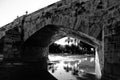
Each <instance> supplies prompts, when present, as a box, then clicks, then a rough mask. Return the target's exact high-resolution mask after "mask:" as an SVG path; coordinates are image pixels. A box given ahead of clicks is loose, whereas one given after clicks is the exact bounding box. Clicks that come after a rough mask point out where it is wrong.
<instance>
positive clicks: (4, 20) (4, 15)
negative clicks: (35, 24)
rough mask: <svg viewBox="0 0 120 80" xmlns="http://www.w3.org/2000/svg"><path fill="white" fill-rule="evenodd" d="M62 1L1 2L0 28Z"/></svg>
mask: <svg viewBox="0 0 120 80" xmlns="http://www.w3.org/2000/svg"><path fill="white" fill-rule="evenodd" d="M57 1H60V0H0V27H2V26H4V25H6V24H8V23H10V22H12V21H13V20H14V19H16V18H17V16H21V15H23V14H25V12H26V11H28V14H29V13H32V12H34V11H36V10H38V9H40V8H43V7H45V6H47V5H50V4H52V3H55V2H57Z"/></svg>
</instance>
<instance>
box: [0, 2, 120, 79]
mask: <svg viewBox="0 0 120 80" xmlns="http://www.w3.org/2000/svg"><path fill="white" fill-rule="evenodd" d="M50 24H51V25H56V26H59V28H61V27H62V28H61V30H60V31H58V32H55V35H53V36H52V37H51V38H50V37H49V39H48V38H45V37H43V36H45V35H46V33H47V32H46V33H45V34H43V35H42V34H40V33H42V32H40V33H38V34H40V35H41V36H42V37H38V36H37V35H38V34H36V33H37V32H39V31H40V30H41V29H43V28H44V27H45V26H47V25H50ZM48 27H50V26H48ZM65 30H66V31H65ZM48 32H49V31H48ZM35 34H36V36H37V37H38V38H37V37H36V38H35V40H34V39H31V37H33V35H35ZM75 34H76V36H79V38H80V39H82V40H84V41H86V42H88V43H91V44H98V45H99V47H98V48H99V49H98V53H99V56H100V64H101V65H102V67H104V72H105V73H109V74H112V75H119V73H118V72H115V68H116V69H118V67H117V66H119V65H120V64H119V63H120V54H119V53H120V49H119V48H120V46H119V45H120V44H119V43H120V1H119V0H62V1H59V2H57V3H54V4H52V5H50V6H47V7H45V8H43V9H40V10H38V11H36V12H34V13H31V14H28V15H23V16H21V17H19V18H17V19H15V20H14V21H13V22H12V23H9V24H7V25H5V26H3V27H2V28H0V44H2V42H4V43H3V45H4V47H3V50H1V51H3V52H4V53H5V54H6V56H7V57H8V55H7V54H10V55H11V54H13V53H16V52H17V53H20V48H21V45H22V44H23V45H25V44H24V43H29V46H31V47H29V48H26V50H25V51H28V52H29V49H31V51H33V52H34V51H35V50H34V49H33V47H32V44H30V42H35V44H36V45H38V43H41V44H43V45H41V44H40V45H41V46H42V49H43V46H47V45H48V44H49V43H47V41H46V42H44V39H46V40H48V41H49V40H50V41H51V40H52V41H54V40H56V39H59V38H61V37H62V36H66V35H69V36H73V35H74V37H76V36H75ZM51 35H52V34H51ZM46 37H47V36H46ZM56 37H57V38H56ZM52 38H53V39H52ZM29 40H31V41H29ZM32 40H33V41H32ZM37 40H41V42H38V41H37ZM27 41H28V42H27ZM36 41H37V42H38V43H37V42H36ZM42 42H43V43H42ZM35 44H34V45H35ZM25 47H28V45H27V46H25ZM103 48H104V49H103ZM0 49H2V46H0ZM40 49H41V48H40ZM37 50H38V52H39V51H41V54H42V53H43V52H44V51H42V50H39V49H37ZM25 51H24V50H23V52H24V53H26V52H25ZM38 52H37V51H36V52H35V53H36V54H38ZM41 54H38V55H41ZM43 54H44V53H43ZM26 55H27V56H26V58H27V57H29V56H30V55H29V54H26ZM31 55H34V54H32V52H31ZM36 57H38V56H37V55H34V57H33V61H34V60H36V59H35V58H36ZM102 57H104V58H102ZM24 58H25V56H24ZM29 58H30V57H29ZM103 59H104V60H103ZM29 60H30V59H29ZM114 64H115V65H114ZM103 65H104V66H103ZM112 72H113V73H112ZM111 77H112V76H111Z"/></svg>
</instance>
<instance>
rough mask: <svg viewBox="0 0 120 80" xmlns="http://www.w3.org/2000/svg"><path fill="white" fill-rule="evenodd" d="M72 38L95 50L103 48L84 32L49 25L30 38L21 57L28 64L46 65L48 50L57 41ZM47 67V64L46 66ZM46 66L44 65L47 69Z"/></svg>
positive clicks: (23, 47) (97, 41)
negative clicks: (38, 63) (67, 37)
mask: <svg viewBox="0 0 120 80" xmlns="http://www.w3.org/2000/svg"><path fill="white" fill-rule="evenodd" d="M65 36H71V37H73V38H74V37H76V38H78V39H80V40H82V41H83V42H85V43H88V44H90V45H92V46H94V47H95V48H99V47H101V42H100V41H99V40H97V39H95V38H93V37H91V36H89V35H86V34H84V33H82V32H77V31H75V30H73V29H71V28H66V27H64V26H59V25H47V26H45V27H43V28H41V29H40V30H39V31H37V32H35V33H34V34H33V35H32V36H30V37H29V38H28V39H27V40H26V41H25V42H24V43H23V45H22V50H21V57H22V59H23V61H27V62H43V63H41V64H45V61H46V59H47V58H46V57H47V48H48V46H49V45H50V44H52V43H53V42H55V41H56V40H58V39H60V38H62V37H65ZM45 65H46V64H45ZM45 65H42V66H44V67H45Z"/></svg>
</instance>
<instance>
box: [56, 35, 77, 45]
mask: <svg viewBox="0 0 120 80" xmlns="http://www.w3.org/2000/svg"><path fill="white" fill-rule="evenodd" d="M66 39H68V37H64V38H62V39H59V40H57V41H55V43H56V44H60V45H68V42H66V41H65V40H66ZM70 39H72V40H73V42H70V43H69V45H72V44H76V45H77V43H75V42H74V39H75V38H72V37H70ZM77 40H78V39H77ZM78 42H79V40H78Z"/></svg>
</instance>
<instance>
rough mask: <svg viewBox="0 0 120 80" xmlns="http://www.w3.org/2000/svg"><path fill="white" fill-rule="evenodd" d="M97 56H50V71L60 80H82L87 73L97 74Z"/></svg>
mask: <svg viewBox="0 0 120 80" xmlns="http://www.w3.org/2000/svg"><path fill="white" fill-rule="evenodd" d="M94 57H95V56H81V55H54V54H50V55H49V56H48V58H49V61H48V71H49V72H50V73H51V74H52V75H53V76H54V77H55V78H57V79H58V80H80V79H79V78H80V77H82V78H85V76H84V75H85V74H86V73H90V74H95V58H94Z"/></svg>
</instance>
